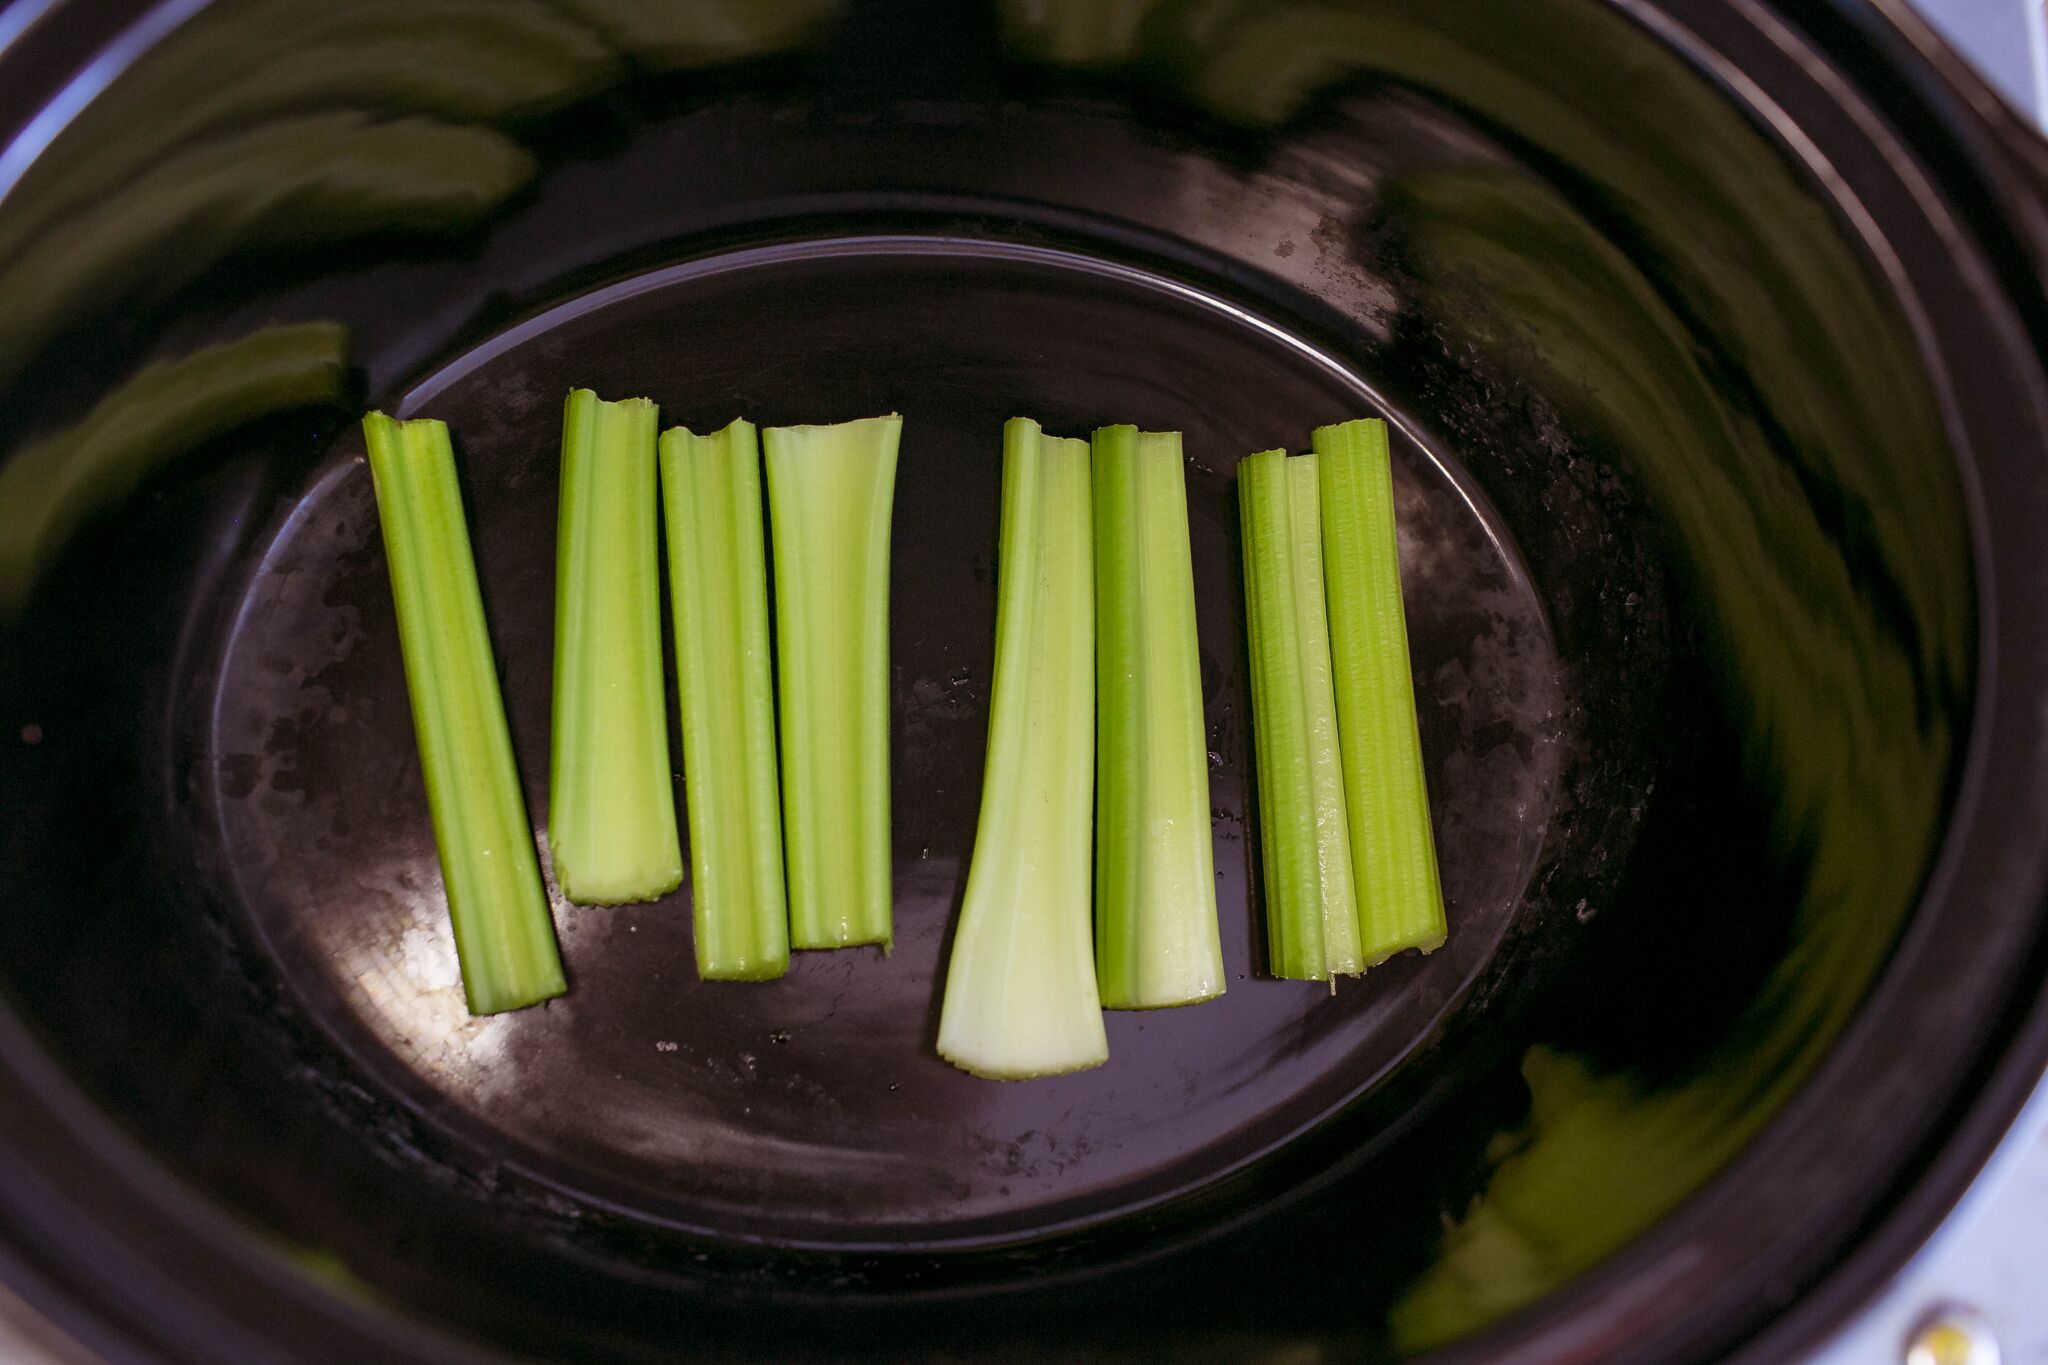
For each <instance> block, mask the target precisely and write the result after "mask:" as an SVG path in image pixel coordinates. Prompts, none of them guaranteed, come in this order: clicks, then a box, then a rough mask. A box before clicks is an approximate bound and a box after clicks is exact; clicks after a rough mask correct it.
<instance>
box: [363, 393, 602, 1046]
mask: <svg viewBox="0 0 2048 1365" xmlns="http://www.w3.org/2000/svg"><path fill="white" fill-rule="evenodd" d="M363 436H364V439H365V440H366V441H367V443H368V445H369V451H370V477H371V480H372V482H373V483H374V484H375V486H376V491H377V517H378V520H379V521H381V522H382V523H383V527H384V555H385V558H386V559H387V560H388V561H389V562H390V567H391V596H392V600H393V603H394V604H395V605H396V607H397V611H398V642H399V646H400V648H401V649H402V651H403V653H404V655H405V685H406V690H407V691H408V692H409V693H411V695H412V719H413V730H414V732H415V734H416V735H417V736H418V739H419V747H420V767H421V769H422V770H423V771H424V773H425V775H426V784H427V808H428V809H429V810H430V811H431V812H432V814H433V819H434V842H435V844H436V845H437V846H438V847H439V849H440V853H441V876H442V879H443V880H444V881H445V882H446V883H447V889H448V913H449V915H450V916H451V918H453V920H454V922H455V954H456V957H457V958H458V959H459V960H460V962H461V964H462V988H463V991H464V993H465V994H466V995H467V996H468V998H469V1010H470V1013H472V1014H496V1013H498V1012H500V1011H502V1010H516V1009H519V1008H520V1007H521V1006H524V1005H531V1004H534V1003H536V1002H537V1001H541V1000H546V999H547V998H548V997H550V996H555V995H560V994H561V993H562V992H563V991H564V990H566V989H568V983H567V982H566V981H564V979H563V977H562V960H561V957H560V955H559V954H558V953H557V951H556V949H555V926H554V924H553V922H552V921H551V920H550V919H549V917H548V898H547V891H546V889H545V888H544V887H543V886H542V885H541V879H540V861H539V858H538V857H537V856H536V854H535V852H534V843H533V828H532V826H531V825H530V824H529V823H528V821H527V818H526V807H525V804H524V801H523V800H522V798H521V796H520V791H519V772H518V769H517V768H516V767H515V766H514V764H513V759H512V737H511V735H510V733H509V732H508V731H507V729H506V727H505V705H504V701H503V700H502V698H501V697H500V696H499V692H498V673H497V666H496V664H495V662H494V661H493V659H492V655H491V641H490V636H489V634H488V633H487V632H486V631H485V628H484V603H483V594H482V592H481V591H480V590H479V589H478V587H477V581H476V564H475V562H474V561H473V560H472V559H471V558H470V549H469V528H468V526H467V525H466V524H465V523H464V521H463V517H462V492H461V489H460V488H459V487H457V485H456V482H455V452H454V450H453V448H452V447H451V446H450V445H449V443H448V428H447V427H445V426H443V425H442V424H441V423H439V422H435V421H430V420H425V419H422V420H420V421H413V422H395V421H393V420H392V419H390V418H389V417H386V416H385V415H384V414H383V413H381V412H373V413H371V414H370V415H369V416H367V417H365V418H363Z"/></svg>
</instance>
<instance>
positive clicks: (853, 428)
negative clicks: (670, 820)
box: [762, 414, 903, 948]
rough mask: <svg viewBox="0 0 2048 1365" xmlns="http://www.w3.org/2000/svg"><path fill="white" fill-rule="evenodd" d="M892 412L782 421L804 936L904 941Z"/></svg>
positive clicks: (795, 891)
mask: <svg viewBox="0 0 2048 1365" xmlns="http://www.w3.org/2000/svg"><path fill="white" fill-rule="evenodd" d="M902 431H903V419H902V418H900V417H897V416H895V415H894V414H891V415H890V416H887V417H870V418H867V419H865V420H863V421H858V422H845V423H842V424H840V425H838V426H825V427H769V428H768V429H767V430H766V431H765V432H763V433H762V443H763V445H764V447H765V448H766V450H767V455H768V508H769V513H770V518H771V521H772V522H773V525H774V533H775V648H776V656H777V672H776V681H777V683H778V684H779V686H780V692H781V708H782V821H783V852H784V857H785V859H786V860H787V863H788V870H789V927H790V935H789V938H790V943H791V944H792V945H793V946H794V947H798V948H838V947H843V946H845V945H847V944H853V943H880V944H882V945H883V946H884V947H887V946H888V944H889V942H890V940H891V938H892V929H891V919H890V900H891V891H890V882H889V876H890V868H889V516H890V505H891V502H892V500H893V498H894V495H895V488H896V443H897V439H898V437H899V436H900V435H901V434H902Z"/></svg>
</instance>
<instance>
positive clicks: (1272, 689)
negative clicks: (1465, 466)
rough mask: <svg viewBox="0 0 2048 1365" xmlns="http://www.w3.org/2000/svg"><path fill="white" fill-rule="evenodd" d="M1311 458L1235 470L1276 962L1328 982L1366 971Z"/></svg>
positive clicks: (1265, 460)
mask: <svg viewBox="0 0 2048 1365" xmlns="http://www.w3.org/2000/svg"><path fill="white" fill-rule="evenodd" d="M1315 480H1316V472H1315V465H1314V463H1313V461H1311V460H1308V459H1292V458H1289V457H1288V456H1287V454H1286V453H1285V452H1284V451H1278V450H1269V451H1263V452H1261V453H1259V454H1257V455H1252V456H1249V457H1247V458H1246V459H1245V460H1244V461H1243V463H1241V464H1240V465H1239V466H1238V499H1239V510H1240V515H1241V517H1242V520H1243V524H1244V563H1245V600H1246V610H1247V616H1248V618H1249V625H1250V631H1251V656H1252V733H1253V741H1254V748H1255V753H1256V761H1257V765H1258V792H1259V828H1260V835H1261V837H1260V859H1261V863H1262V866H1263V870H1264V874H1265V887H1266V935H1267V956H1268V965H1269V967H1270V968H1271V970H1272V972H1273V974H1274V975H1275V976H1280V977H1287V978H1292V979H1295V980H1305V981H1321V980H1324V979H1326V978H1328V977H1329V976H1330V975H1331V974H1332V973H1337V974H1351V973H1355V972H1357V971H1360V970H1362V969H1363V965H1364V964H1363V960H1362V957H1361V954H1360V951H1359V945H1358V933H1357V929H1356V925H1355V916H1356V909H1355V906H1356V898H1357V892H1356V886H1355V883H1354V879H1353V870H1352V866H1351V849H1350V837H1349V834H1348V831H1347V829H1346V819H1345V811H1344V791H1343V778H1342V772H1343V769H1342V762H1341V757H1340V755H1339V752H1338V747H1337V727H1336V706H1335V700H1334V696H1333V694H1332V691H1331V667H1330V654H1329V637H1328V632H1327V629H1326V627H1325V625H1324V622H1323V585H1322V581H1321V568H1320V553H1321V550H1320V538H1319V532H1318V527H1317V502H1316V481H1315Z"/></svg>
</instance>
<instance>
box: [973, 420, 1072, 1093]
mask: <svg viewBox="0 0 2048 1365" xmlns="http://www.w3.org/2000/svg"><path fill="white" fill-rule="evenodd" d="M1088 466H1089V456H1088V443H1087V442H1086V441H1076V440H1063V439H1060V438H1058V437H1050V436H1046V435H1044V434H1043V433H1042V432H1041V431H1040V429H1039V426H1038V423H1036V422H1033V421H1031V420H1030V419H1028V418H1024V417H1013V418H1011V419H1010V421H1009V423H1008V424H1007V425H1005V426H1004V428H1003V509H1002V527H1001V532H1000V535H999V543H998V545H997V551H998V555H999V559H998V562H997V567H996V590H997V596H996V662H995V681H994V690H993V694H992V696H991V698H990V708H989V722H988V765H987V768H986V771H985V776H984V778H983V782H982V792H981V815H980V819H979V823H978V824H977V826H976V829H975V835H974V858H973V862H972V863H971V865H970V866H969V868H968V872H967V896H966V899H965V901H964V902H963V904H962V905H961V909H960V924H959V928H958V930H957V932H956V933H955V935H954V938H953V957H952V962H951V965H950V966H949V967H948V969H947V972H946V995H945V1003H944V1005H943V1006H942V1007H941V1009H940V1013H939V1055H940V1056H942V1057H944V1058H945V1059H946V1060H947V1061H949V1062H951V1063H953V1065H955V1066H957V1067H960V1068H961V1069H962V1070H965V1071H971V1072H973V1073H974V1074H975V1075H977V1076H987V1077H990V1078H992V1079H995V1080H1024V1079H1026V1078H1029V1077H1033V1076H1053V1075H1058V1074H1060V1073H1062V1072H1067V1071H1079V1070H1081V1069H1083V1068H1085V1067H1091V1066H1097V1065H1100V1064H1101V1063H1102V1062H1104V1061H1106V1060H1108V1057H1109V1042H1108V1038H1107V1036H1106V1034H1105V1033H1104V1031H1103V1026H1102V1006H1101V1000H1100V997H1099V996H1098V995H1097V993H1096V986H1095V963H1094V960H1093V959H1094V954H1093V952H1092V944H1091V941H1090V939H1091V936H1090V932H1089V908H1090V906H1089V896H1090V886H1089V881H1090V876H1089V851H1090V836H1091V833H1092V828H1091V827H1092V825H1093V816H1094V801H1093V786H1094V777H1095V771H1094V764H1095V753H1094V747H1095V609H1094V608H1095V604H1094V601H1093V598H1094V569H1093V565H1092V563H1091V560H1092V557H1093V556H1092V554H1091V550H1090V545H1089V541H1090V539H1091V536H1092V527H1091V524H1090V513H1089V503H1090V500H1091V499H1090V493H1089V486H1088V485H1089V467H1088Z"/></svg>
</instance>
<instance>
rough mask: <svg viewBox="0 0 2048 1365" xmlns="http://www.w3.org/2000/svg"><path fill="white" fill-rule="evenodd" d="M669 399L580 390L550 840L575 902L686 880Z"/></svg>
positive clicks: (565, 429)
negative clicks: (673, 742) (672, 725)
mask: <svg viewBox="0 0 2048 1365" xmlns="http://www.w3.org/2000/svg"><path fill="white" fill-rule="evenodd" d="M655 417H656V412H655V406H654V404H653V403H651V402H649V401H648V400H647V399H645V398H628V399H625V400H623V401H621V402H617V403H607V402H604V401H603V400H602V399H600V398H599V397H598V396H597V395H596V394H594V393H592V392H591V391H590V390H589V389H571V390H570V391H569V399H568V402H567V403H566V404H565V405H564V406H563V411H562V498H561V513H560V522H559V529H558V532H557V535H556V543H555V710H554V734H553V745H552V749H551V754H550V764H549V767H550V776H549V788H548V848H549V850H550V851H551V853H552V854H553V856H554V863H555V882H556V884H557V885H559V886H560V887H561V888H562V894H563V895H565V896H567V897H568V898H569V899H570V900H572V901H581V902H583V903H585V904H589V905H624V904H627V903H629V902H632V901H650V900H653V899H655V898H656V897H657V896H665V895H667V894H668V893H669V892H671V891H673V890H675V889H676V888H677V887H678V886H680V885H682V881H683V849H682V841H681V839H680V838H679V836H678V835H677V833H676V806H675V793H674V790H673V788H672V785H671V778H670V776H669V766H668V720H667V717H666V716H665V715H664V714H663V697H662V686H663V680H662V672H661V550H660V546H659V545H658V543H657V534H658V527H659V519H658V513H657V510H656V494H655V473H654V431H655Z"/></svg>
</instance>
